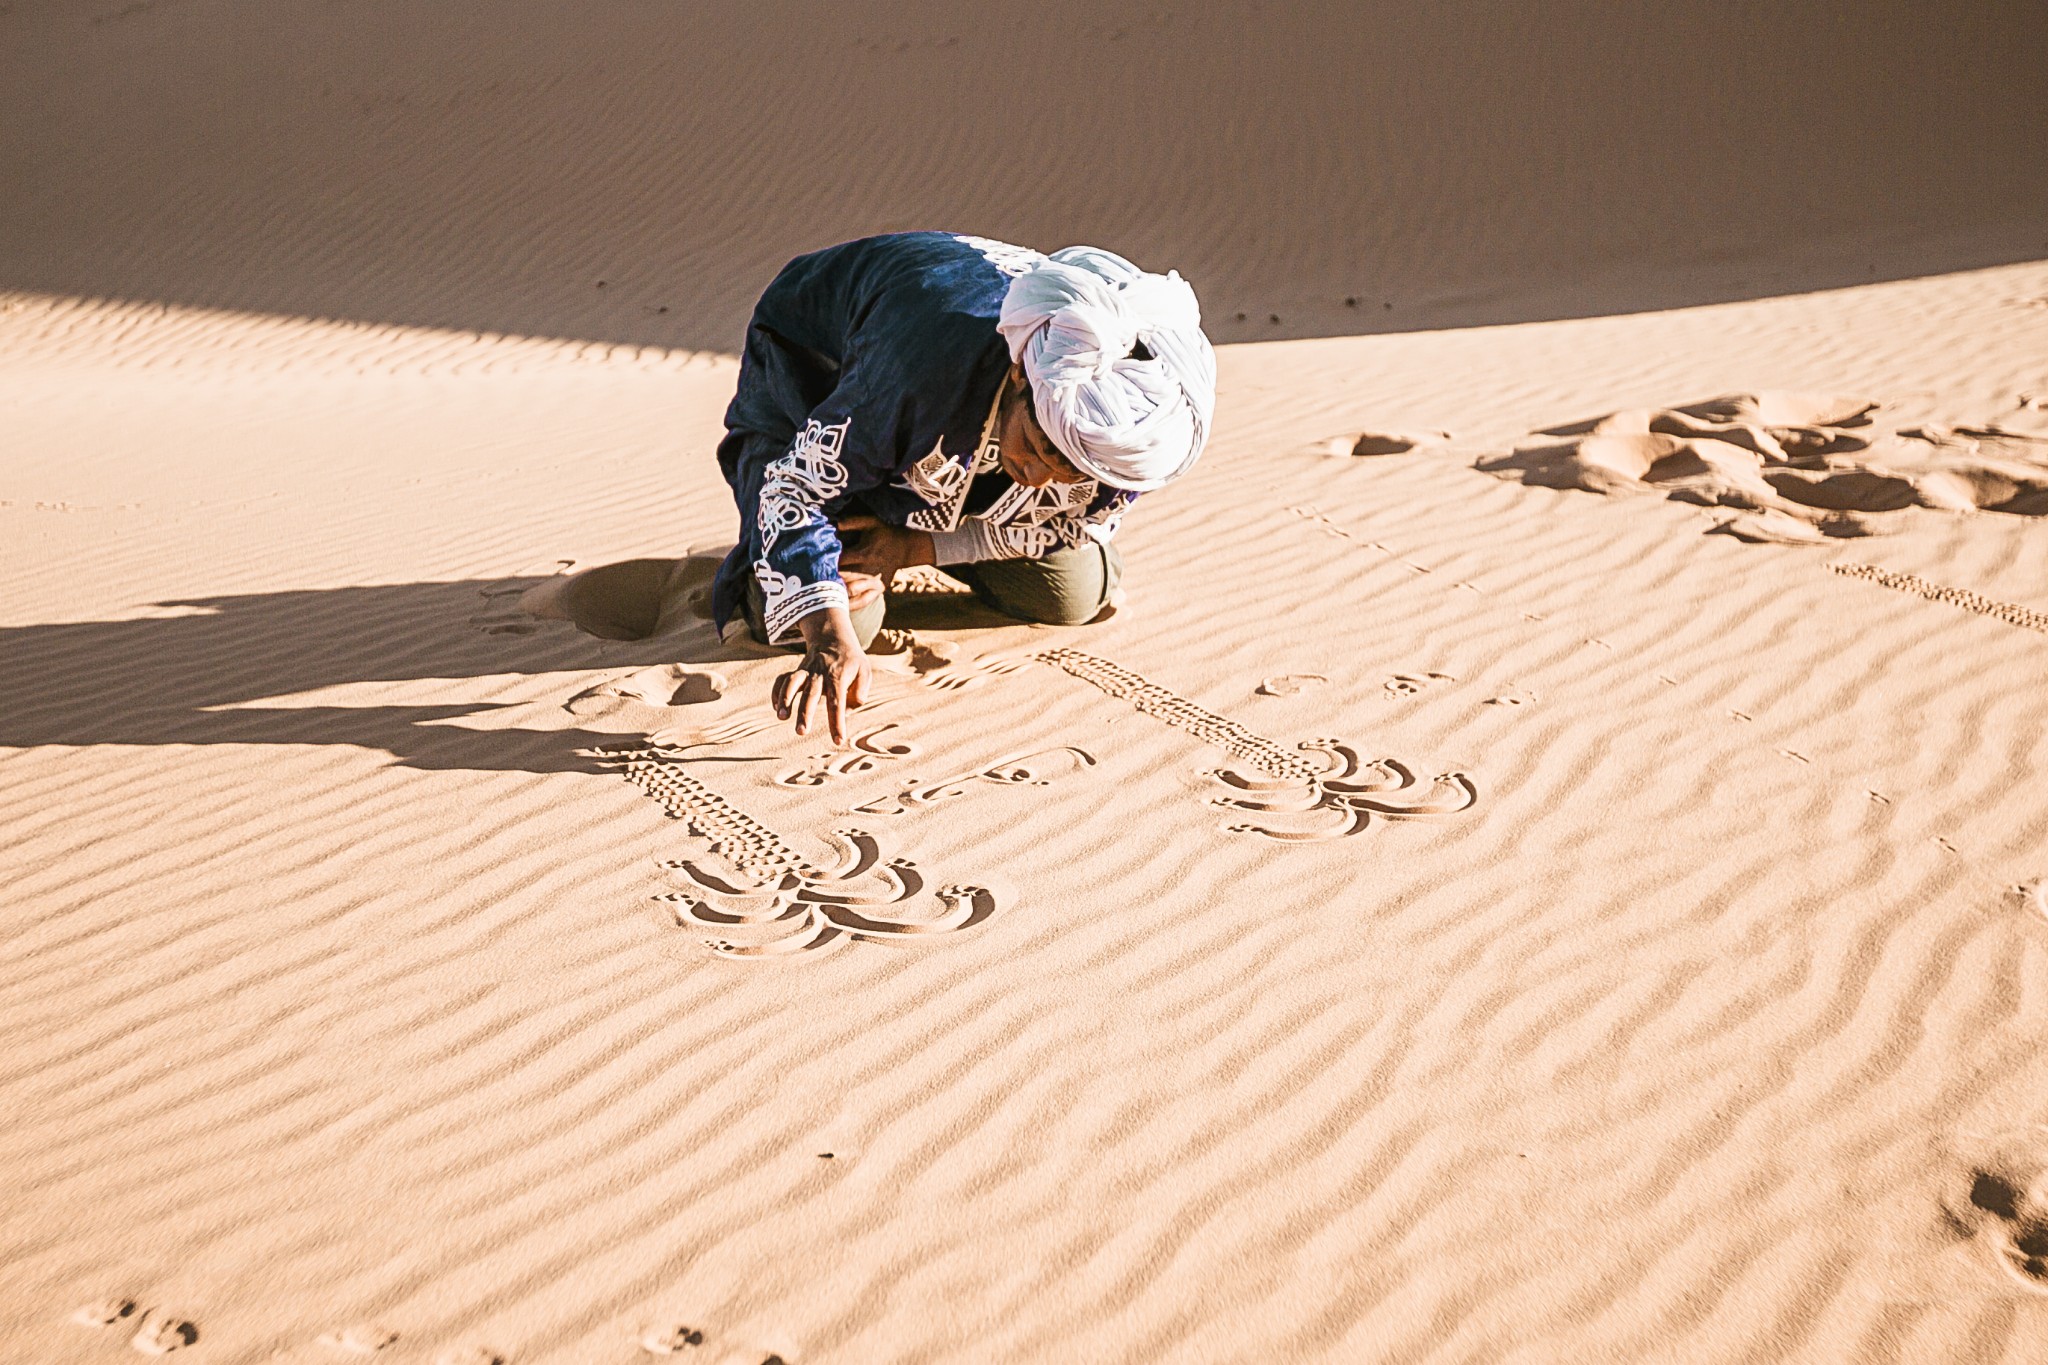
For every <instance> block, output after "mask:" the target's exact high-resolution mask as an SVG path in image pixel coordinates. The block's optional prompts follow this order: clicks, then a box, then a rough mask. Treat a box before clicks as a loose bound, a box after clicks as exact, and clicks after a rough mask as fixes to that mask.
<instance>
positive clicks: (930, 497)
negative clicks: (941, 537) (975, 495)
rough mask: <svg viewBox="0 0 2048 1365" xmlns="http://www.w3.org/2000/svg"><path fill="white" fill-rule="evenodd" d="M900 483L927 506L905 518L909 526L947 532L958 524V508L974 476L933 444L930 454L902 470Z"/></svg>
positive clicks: (963, 500) (921, 529)
mask: <svg viewBox="0 0 2048 1365" xmlns="http://www.w3.org/2000/svg"><path fill="white" fill-rule="evenodd" d="M942 444H943V443H942ZM903 482H904V483H905V484H907V485H908V486H909V488H910V491H911V492H913V493H915V494H917V496H918V497H920V498H922V499H924V500H925V501H926V502H928V503H930V504H931V506H929V507H925V508H920V509H919V510H918V511H915V512H912V513H911V514H910V515H909V517H907V518H905V520H906V521H907V522H908V523H909V524H910V526H911V527H912V528H913V529H914V530H919V531H950V530H952V529H953V528H954V527H955V526H957V525H958V524H959V522H960V508H961V505H962V504H963V503H965V502H966V501H967V485H969V484H970V483H973V482H974V475H973V472H972V471H970V470H969V469H968V467H967V466H966V465H965V464H964V463H962V462H961V461H959V460H956V459H953V458H952V457H951V456H949V455H947V454H946V452H945V451H944V450H943V449H941V448H940V446H938V445H935V446H933V447H932V453H931V454H929V455H927V456H925V457H924V458H923V459H922V460H919V461H918V462H917V463H916V464H914V465H912V466H911V467H910V468H909V469H908V470H906V471H904V474H903Z"/></svg>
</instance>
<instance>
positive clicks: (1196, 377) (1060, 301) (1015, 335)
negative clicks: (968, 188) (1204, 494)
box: [996, 246, 1216, 493]
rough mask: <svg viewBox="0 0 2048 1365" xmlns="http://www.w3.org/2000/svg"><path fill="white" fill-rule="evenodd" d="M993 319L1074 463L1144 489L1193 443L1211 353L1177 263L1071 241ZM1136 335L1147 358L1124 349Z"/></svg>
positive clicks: (1199, 437) (1184, 465) (1112, 481)
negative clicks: (1132, 257) (1147, 265)
mask: <svg viewBox="0 0 2048 1365" xmlns="http://www.w3.org/2000/svg"><path fill="white" fill-rule="evenodd" d="M996 326H997V327H999V328H1000V329H1001V330H1002V333H1003V339H1004V340H1006V341H1008V342H1009V344H1010V358H1011V359H1012V360H1015V361H1017V362H1019V363H1020V364H1022V365H1023V367H1024V376H1025V378H1026V379H1028V380H1030V381H1031V397H1032V402H1033V405H1034V406H1035V407H1036V408H1037V410H1038V421H1039V424H1040V425H1041V426H1043V427H1044V428H1045V433H1046V435H1048V436H1050V437H1052V440H1053V444H1054V445H1056V446H1058V447H1059V448H1060V452H1061V453H1062V454H1064V455H1065V456H1066V457H1067V458H1068V459H1069V460H1071V461H1073V462H1074V465H1075V467H1076V468H1078V469H1080V470H1081V472H1082V473H1084V474H1087V475H1089V476H1090V477H1092V478H1095V479H1099V480H1101V481H1102V482H1103V483H1106V484H1109V485H1111V486H1112V487H1115V488H1128V489H1131V490H1132V491H1134V492H1140V493H1142V492H1146V491H1148V490H1150V489H1154V488H1159V487H1162V486H1164V485H1165V484H1166V483H1168V482H1169V481H1171V480H1173V479H1175V478H1178V477H1179V476H1180V475H1182V474H1185V473H1186V472H1187V470H1188V467H1189V466H1190V465H1192V464H1193V463H1194V462H1195V457H1196V456H1197V455H1200V454H1201V453H1202V445H1203V443H1204V442H1206V441H1207V440H1208V439H1209V422H1210V419H1211V418H1212V417H1213V416H1214V415H1215V411H1216V353H1215V352H1214V351H1213V350H1211V349H1210V347H1209V338H1207V337H1205V336H1203V335H1202V310H1201V307H1200V305H1198V304H1197V303H1196V302H1195V291H1194V290H1193V289H1191V288H1189V287H1188V282H1187V281H1186V280H1183V279H1182V278H1181V277H1180V276H1179V275H1178V274H1177V273H1173V272H1169V273H1167V274H1164V275H1149V274H1147V273H1145V272H1144V271H1142V270H1140V269H1138V267H1136V266H1134V265H1132V264H1131V263H1130V262H1129V261H1127V260H1125V259H1124V258H1123V257H1121V256H1118V255H1116V254H1114V253H1112V252H1108V251H1103V250H1100V249H1098V248H1096V247H1092V246H1070V247H1068V248H1066V249H1065V250H1064V251H1055V252H1053V254H1052V255H1050V256H1048V257H1046V258H1045V260H1044V261H1042V262H1040V263H1039V264H1038V265H1036V266H1034V267H1033V268H1032V269H1030V270H1027V271H1025V272H1024V273H1023V274H1022V275H1019V276H1018V277H1017V278H1016V279H1014V280H1012V281H1010V292H1009V293H1008V294H1006V295H1005V296H1004V297H1003V311H1002V316H1001V317H1000V319H998V321H997V323H996ZM1141 341H1142V342H1143V343H1144V344H1145V349H1146V350H1147V351H1150V352H1151V354H1152V358H1151V359H1150V360H1140V359H1136V358H1134V357H1133V356H1132V354H1131V352H1132V350H1133V349H1134V348H1135V347H1136V345H1137V344H1138V343H1139V342H1141Z"/></svg>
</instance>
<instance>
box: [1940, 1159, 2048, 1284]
mask: <svg viewBox="0 0 2048 1365" xmlns="http://www.w3.org/2000/svg"><path fill="white" fill-rule="evenodd" d="M1967 1179H1968V1182H1969V1185H1968V1190H1967V1193H1966V1194H1964V1196H1963V1197H1962V1198H1960V1199H1958V1198H1954V1197H1951V1198H1950V1199H1949V1200H1947V1201H1946V1202H1945V1204H1944V1209H1945V1212H1946V1213H1947V1215H1948V1220H1949V1222H1950V1224H1951V1225H1952V1226H1953V1227H1954V1228H1955V1230H1956V1231H1957V1232H1958V1233H1960V1234H1962V1235H1964V1236H1966V1237H1970V1238H1972V1239H1974V1240H1976V1241H1977V1242H1978V1243H1980V1244H1981V1245H1982V1246H1983V1248H1984V1251H1985V1254H1986V1256H1987V1257H1988V1258H1989V1260H1990V1262H1991V1264H1992V1266H1993V1268H1995V1269H1996V1270H1998V1271H1999V1272H2000V1273H2001V1274H2003V1275H2004V1276H2005V1278H2006V1279H2007V1280H2009V1281H2011V1282H2012V1283H2013V1284H2015V1285H2017V1286H2018V1287H2019V1288H2021V1289H2024V1290H2026V1291H2027V1292H2028V1293H2031V1294H2048V1130H2043V1129H2031V1130H2028V1131H2027V1132H2024V1133H2019V1134H2014V1135H2012V1136H2011V1137H2008V1138H2006V1139H2004V1140H2002V1141H2000V1142H1998V1143H1997V1144H1995V1145H1994V1146H1993V1147H1992V1148H1991V1150H1990V1151H1988V1152H1987V1153H1985V1155H1984V1156H1983V1157H1982V1158H1981V1159H1980V1160H1978V1161H1977V1162H1975V1163H1973V1164H1972V1165H1971V1166H1970V1167H1969V1169H1968V1171H1967Z"/></svg>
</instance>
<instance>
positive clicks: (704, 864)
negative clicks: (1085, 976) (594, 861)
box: [604, 745, 995, 958]
mask: <svg viewBox="0 0 2048 1365" xmlns="http://www.w3.org/2000/svg"><path fill="white" fill-rule="evenodd" d="M604 753H605V754H606V756H607V757H608V759H609V760H610V761H611V762H613V763H615V764H616V765H617V766H618V768H619V770H620V772H621V774H622V775H623V776H624V777H625V779H626V780H627V781H628V782H631V783H632V784H633V785H634V786H636V787H639V788H640V789H641V790H642V791H645V792H646V793H647V794H648V795H649V796H651V797H653V798H654V799H655V800H656V801H658V802H660V803H661V806H662V808H663V809H664V810H665V811H667V812H668V814H669V816H670V817H671V818H673V819H677V820H682V821H684V822H686V823H687V825H688V827H689V830H690V833H692V834H693V835H696V836H697V837H699V838H701V839H703V840H704V841H705V843H706V845H707V846H708V849H709V853H710V856H709V857H706V858H682V859H672V860H665V861H663V862H662V863H661V867H662V870H663V871H664V872H665V873H667V874H668V876H669V878H670V880H671V881H672V882H674V883H675V884H676V886H677V887H678V889H677V890H676V891H674V892H671V893H667V894H664V895H662V896H658V897H656V899H657V900H660V901H662V902H664V903H665V904H667V905H669V906H671V907H672V908H673V910H674V914H675V917H676V922H677V923H678V924H681V925H683V926H684V927H685V928H689V929H696V930H703V931H704V932H706V933H707V934H708V935H710V937H707V938H706V939H705V940H704V943H705V946H706V947H708V948H710V949H711V950H712V951H713V952H714V953H717V954H719V955H720V956H722V957H736V958H761V957H781V956H786V955H788V954H791V953H798V952H804V951H808V950H814V949H818V948H823V947H826V946H828V945H833V944H836V943H838V942H839V941H841V940H842V939H854V940H860V941H864V942H869V943H886V942H902V941H905V940H910V939H923V938H930V937H933V936H935V935H941V934H949V933H953V932H955V931H957V930H961V929H966V928H968V927H970V926H972V925H976V924H979V923H981V922H982V921H983V920H985V919H987V918H988V917H989V916H990V915H992V914H993V913H995V897H994V894H993V893H992V892H990V891H989V890H988V888H986V887H982V886H972V885H967V884H950V885H946V886H941V887H940V888H939V889H938V891H937V893H936V901H937V907H938V908H937V912H936V913H931V912H930V908H929V907H928V906H927V907H925V913H923V914H921V915H895V914H891V913H888V907H892V906H908V905H910V904H912V903H913V902H918V901H919V900H920V898H921V897H922V895H923V892H924V889H925V877H924V874H923V872H922V871H921V870H920V869H919V868H918V866H917V864H915V863H913V862H912V861H910V860H909V859H907V858H884V857H883V855H882V850H881V845H880V843H879V841H877V840H876V839H875V837H874V836H873V835H871V834H868V833H866V832H865V831H862V830H858V829H838V830H833V831H832V832H831V834H830V836H829V839H830V842H831V844H832V846H833V857H832V858H831V860H830V861H829V863H826V864H820V863H818V862H814V861H812V860H811V859H809V858H806V857H805V856H804V855H803V854H801V853H799V852H798V851H797V850H796V849H795V848H793V847H792V846H791V845H790V844H789V843H788V841H787V840H785V839H784V838H783V837H782V836H781V835H779V834H777V833H776V832H775V831H774V830H772V829H770V828H769V827H768V826H766V825H764V824H762V823H761V822H760V821H759V820H756V819H755V818H754V817H753V816H751V815H748V814H747V813H746V812H745V811H743V810H741V809H739V808H738V807H737V806H735V805H733V804H732V803H731V802H729V801H727V800H726V799H725V798H724V797H722V796H720V795H719V794H718V793H717V792H715V791H713V790H712V789H711V788H710V787H708V786H706V785H705V784H704V783H703V782H702V781H700V780H699V779H698V778H696V777H695V776H694V775H692V774H691V773H689V772H687V771H685V770H684V768H683V766H682V764H681V761H680V759H679V754H678V753H677V752H671V751H668V750H665V749H664V748H662V747H661V746H658V745H629V746H623V747H621V748H616V749H609V750H605V751H604Z"/></svg>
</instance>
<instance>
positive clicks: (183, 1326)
mask: <svg viewBox="0 0 2048 1365" xmlns="http://www.w3.org/2000/svg"><path fill="white" fill-rule="evenodd" d="M198 1340H199V1328H198V1327H197V1326H196V1325H194V1324H193V1323H192V1322H191V1321H189V1320H188V1319H185V1318H181V1317H179V1316H178V1315H177V1314H175V1313H163V1312H159V1311H157V1310H155V1309H151V1310H150V1311H149V1312H148V1313H146V1314H144V1315H143V1319H142V1325H141V1326H140V1327H138V1328H136V1329H135V1335H134V1336H133V1337H130V1338H129V1340H128V1344H129V1345H130V1346H132V1347H134V1348H135V1349H136V1350H138V1351H140V1352H141V1353H142V1354H144V1355H146V1356H161V1355H169V1354H170V1353H171V1352H172V1351H175V1350H177V1349H178V1348H179V1347H181V1346H190V1345H192V1344H193V1343H194V1342H196V1341H198Z"/></svg>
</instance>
